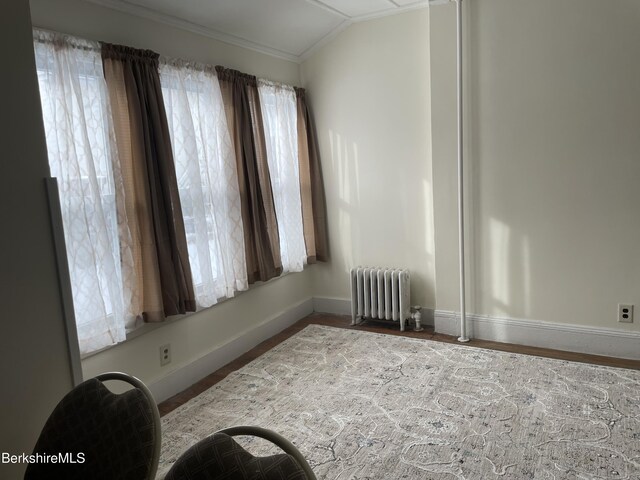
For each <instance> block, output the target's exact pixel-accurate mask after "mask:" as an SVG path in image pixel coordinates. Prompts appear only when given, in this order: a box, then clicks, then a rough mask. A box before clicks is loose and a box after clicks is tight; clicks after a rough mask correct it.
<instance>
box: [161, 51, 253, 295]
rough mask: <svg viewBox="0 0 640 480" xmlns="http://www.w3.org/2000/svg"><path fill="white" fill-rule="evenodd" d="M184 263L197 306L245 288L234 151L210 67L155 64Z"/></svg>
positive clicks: (166, 62) (214, 76)
mask: <svg viewBox="0 0 640 480" xmlns="http://www.w3.org/2000/svg"><path fill="white" fill-rule="evenodd" d="M160 82H161V84H162V95H163V97H164V103H165V108H166V110H167V120H168V123H169V133H170V135H171V143H172V147H173V156H174V160H175V164H176V175H177V177H178V188H179V190H180V201H181V203H182V213H183V216H184V223H185V230H186V232H187V244H188V248H189V262H190V264H191V270H192V275H193V280H194V284H195V285H194V287H195V293H196V301H197V302H198V306H199V307H209V306H211V305H213V304H215V303H216V302H217V301H218V299H220V298H222V297H226V298H230V297H232V296H233V295H234V294H235V292H236V291H238V290H246V289H247V288H248V282H247V266H246V261H245V251H244V235H243V230H242V228H243V226H242V217H241V211H240V192H239V188H238V178H237V170H236V165H235V155H234V152H233V146H232V143H231V137H230V134H229V129H228V127H227V119H226V115H225V111H224V105H223V103H222V94H221V92H220V85H219V83H218V78H217V77H216V74H215V71H214V70H212V69H211V68H208V67H205V66H200V65H196V64H190V63H187V62H182V61H177V60H166V59H163V61H162V62H161V65H160Z"/></svg>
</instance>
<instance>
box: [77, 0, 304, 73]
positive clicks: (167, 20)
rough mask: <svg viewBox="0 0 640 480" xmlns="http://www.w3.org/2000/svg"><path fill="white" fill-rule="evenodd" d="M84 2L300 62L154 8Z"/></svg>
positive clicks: (109, 0)
mask: <svg viewBox="0 0 640 480" xmlns="http://www.w3.org/2000/svg"><path fill="white" fill-rule="evenodd" d="M84 1H85V2H89V3H93V4H96V5H100V6H102V7H106V8H110V9H112V10H118V11H120V12H124V13H127V14H129V15H134V16H136V17H142V18H146V19H147V20H153V21H155V22H158V23H163V24H165V25H169V26H171V27H175V28H179V29H181V30H186V31H188V32H191V33H195V34H198V35H202V36H204V37H208V38H212V39H214V40H218V41H220V42H223V43H227V44H229V45H235V46H236V47H242V48H246V49H248V50H253V51H255V52H258V53H263V54H265V55H270V56H272V57H276V58H279V59H281V60H287V61H289V62H294V63H300V57H299V56H298V55H295V54H292V53H289V52H285V51H282V50H279V49H277V48H271V47H267V46H265V45H261V44H259V43H256V42H252V41H251V40H247V39H246V38H242V37H238V36H236V35H230V34H228V33H222V32H220V31H218V30H214V29H212V28H207V27H205V26H203V25H199V24H197V23H193V22H189V21H187V20H183V19H181V18H178V17H174V16H173V15H167V14H165V13H160V12H157V11H155V10H151V9H149V8H146V7H142V6H140V5H134V4H132V3H129V2H126V1H124V0H84Z"/></svg>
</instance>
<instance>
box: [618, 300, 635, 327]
mask: <svg viewBox="0 0 640 480" xmlns="http://www.w3.org/2000/svg"><path fill="white" fill-rule="evenodd" d="M618 321H619V322H621V323H633V305H629V304H626V303H619V304H618Z"/></svg>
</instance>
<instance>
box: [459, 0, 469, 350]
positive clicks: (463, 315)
mask: <svg viewBox="0 0 640 480" xmlns="http://www.w3.org/2000/svg"><path fill="white" fill-rule="evenodd" d="M456 16H457V22H456V26H457V36H458V39H457V46H458V55H457V57H458V58H457V60H458V68H457V83H458V235H459V237H458V245H459V257H460V336H459V337H458V341H459V342H463V343H466V342H468V341H469V337H468V336H467V308H466V301H465V300H466V296H465V271H464V175H463V174H464V169H463V167H464V162H463V151H462V150H463V136H462V134H463V125H462V121H463V117H462V115H463V105H462V0H456Z"/></svg>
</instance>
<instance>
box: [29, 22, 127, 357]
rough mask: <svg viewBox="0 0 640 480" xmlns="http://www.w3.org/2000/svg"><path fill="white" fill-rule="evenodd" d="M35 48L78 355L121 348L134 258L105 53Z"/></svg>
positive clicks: (47, 36)
mask: <svg viewBox="0 0 640 480" xmlns="http://www.w3.org/2000/svg"><path fill="white" fill-rule="evenodd" d="M34 46H35V54H36V65H37V70H38V81H39V85H40V98H41V102H42V113H43V119H44V127H45V131H46V140H47V150H48V155H49V165H50V167H51V175H52V176H53V177H57V179H58V187H59V191H60V204H61V209H62V219H63V228H64V235H65V242H66V249H67V256H68V260H69V271H70V276H71V288H72V293H73V304H74V309H75V316H76V323H77V328H78V339H79V343H80V351H81V353H89V352H92V351H95V350H98V349H100V348H103V347H106V346H109V345H113V344H115V343H117V342H120V341H122V340H124V339H125V324H126V322H127V320H131V317H132V314H131V312H129V305H130V300H131V298H130V294H131V293H130V292H127V291H126V289H125V287H124V286H123V269H124V276H125V277H126V276H127V275H131V274H132V272H131V271H130V269H129V267H130V266H131V257H130V255H129V253H128V252H130V250H129V249H128V245H127V238H126V235H127V229H126V225H124V224H123V220H124V219H123V218H122V216H121V214H122V211H121V210H119V208H118V205H117V201H116V192H117V191H119V189H120V187H121V179H120V177H119V170H118V162H117V158H116V156H117V153H116V148H115V143H114V134H113V126H112V125H111V114H110V109H109V102H108V98H107V89H106V84H105V81H104V76H103V72H102V59H101V57H100V46H99V44H98V43H94V42H88V41H84V40H80V39H76V38H73V37H68V36H63V35H59V34H54V33H50V32H44V31H38V30H36V31H34ZM118 194H119V193H118ZM120 237H122V238H120ZM121 240H122V241H121Z"/></svg>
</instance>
